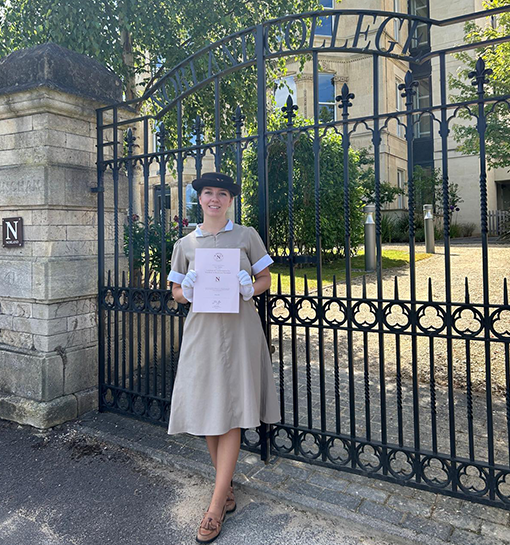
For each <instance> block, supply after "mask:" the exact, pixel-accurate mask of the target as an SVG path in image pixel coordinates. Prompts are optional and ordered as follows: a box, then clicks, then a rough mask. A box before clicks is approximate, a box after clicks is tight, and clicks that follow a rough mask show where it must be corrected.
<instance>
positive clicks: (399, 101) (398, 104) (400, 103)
mask: <svg viewBox="0 0 510 545" xmlns="http://www.w3.org/2000/svg"><path fill="white" fill-rule="evenodd" d="M401 83H402V82H401V81H399V80H396V81H395V92H396V95H395V96H396V101H395V111H397V112H403V111H404V100H403V98H402V91H401V90H400V89H399V88H398V86H399V85H400V84H401ZM398 120H399V121H400V122H402V117H399V118H398ZM397 136H398V137H399V138H405V134H404V125H401V124H400V123H398V122H397Z"/></svg>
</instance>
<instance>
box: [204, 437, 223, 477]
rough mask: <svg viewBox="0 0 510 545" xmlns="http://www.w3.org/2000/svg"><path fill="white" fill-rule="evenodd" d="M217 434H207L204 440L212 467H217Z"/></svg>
mask: <svg viewBox="0 0 510 545" xmlns="http://www.w3.org/2000/svg"><path fill="white" fill-rule="evenodd" d="M219 438H220V436H219V435H208V436H206V438H205V440H206V442H207V448H208V449H209V454H210V455H211V460H212V463H213V466H214V469H216V467H217V462H216V460H217V459H218V441H219Z"/></svg>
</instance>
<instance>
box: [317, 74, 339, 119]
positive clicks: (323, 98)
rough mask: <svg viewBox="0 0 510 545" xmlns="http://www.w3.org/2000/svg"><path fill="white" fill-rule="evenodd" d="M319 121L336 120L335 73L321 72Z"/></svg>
mask: <svg viewBox="0 0 510 545" xmlns="http://www.w3.org/2000/svg"><path fill="white" fill-rule="evenodd" d="M318 100H319V121H320V122H321V123H329V122H330V121H334V120H335V82H334V79H333V74H319V97H318Z"/></svg>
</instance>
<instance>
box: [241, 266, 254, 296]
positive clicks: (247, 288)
mask: <svg viewBox="0 0 510 545" xmlns="http://www.w3.org/2000/svg"><path fill="white" fill-rule="evenodd" d="M237 278H239V293H240V294H241V295H242V296H243V299H244V300H245V301H249V300H250V299H251V298H252V297H253V292H254V291H255V288H254V287H253V281H252V279H251V276H250V275H249V274H248V273H247V272H246V271H244V270H242V271H239V272H238V273H237Z"/></svg>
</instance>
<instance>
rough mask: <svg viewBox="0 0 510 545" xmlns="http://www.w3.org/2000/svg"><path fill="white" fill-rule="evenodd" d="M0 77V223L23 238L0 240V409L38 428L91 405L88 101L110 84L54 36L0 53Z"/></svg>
mask: <svg viewBox="0 0 510 545" xmlns="http://www.w3.org/2000/svg"><path fill="white" fill-rule="evenodd" d="M0 82H1V83H0V221H1V219H2V218H6V217H13V216H21V217H22V218H23V221H24V239H25V242H24V245H23V246H22V247H20V248H12V247H11V248H3V247H0V271H1V272H0V418H7V419H11V420H14V421H17V422H20V423H26V424H31V425H33V426H36V427H41V428H45V427H50V426H53V425H56V424H58V423H61V422H63V421H65V420H69V419H71V418H75V417H76V416H78V415H80V414H82V413H83V412H86V411H88V410H90V409H92V408H94V407H96V406H97V197H96V195H95V194H93V193H92V192H91V188H93V187H94V186H95V185H96V184H97V182H96V167H95V162H96V114H95V109H96V108H98V107H100V106H102V105H104V104H105V103H111V102H114V101H119V100H121V99H122V92H121V84H120V81H119V79H118V78H117V77H116V76H115V75H114V74H112V73H111V72H109V71H108V70H106V69H105V68H104V67H102V66H101V65H100V64H99V63H97V62H95V61H93V60H92V59H90V58H88V57H86V56H84V55H78V54H76V53H73V52H71V51H68V50H66V49H63V48H61V47H59V46H56V45H55V44H45V45H42V46H37V47H35V48H31V49H28V50H23V51H18V52H15V53H13V54H11V55H9V56H8V57H6V58H4V59H2V60H1V61H0ZM110 214H111V213H110ZM107 215H108V213H107ZM106 223H107V237H108V239H109V240H107V241H106V253H107V254H110V255H111V253H112V251H113V250H112V241H111V238H112V235H111V229H108V224H111V218H109V217H108V218H107V220H106ZM107 259H108V258H107ZM110 259H111V258H110Z"/></svg>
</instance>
